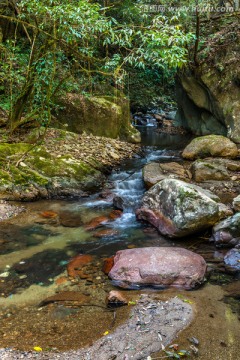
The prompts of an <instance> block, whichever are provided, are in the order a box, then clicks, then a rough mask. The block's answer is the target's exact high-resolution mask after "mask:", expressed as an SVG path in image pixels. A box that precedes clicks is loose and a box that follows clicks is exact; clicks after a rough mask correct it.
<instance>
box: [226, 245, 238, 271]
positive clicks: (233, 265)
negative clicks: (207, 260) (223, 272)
mask: <svg viewBox="0 0 240 360" xmlns="http://www.w3.org/2000/svg"><path fill="white" fill-rule="evenodd" d="M224 263H225V265H226V266H227V268H228V269H229V270H236V271H239V270H240V249H231V250H229V251H228V252H227V254H226V255H225V256H224Z"/></svg>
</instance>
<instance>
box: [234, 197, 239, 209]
mask: <svg viewBox="0 0 240 360" xmlns="http://www.w3.org/2000/svg"><path fill="white" fill-rule="evenodd" d="M233 208H234V210H235V211H240V195H238V196H237V197H235V198H234V199H233Z"/></svg>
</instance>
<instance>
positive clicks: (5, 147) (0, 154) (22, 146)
mask: <svg viewBox="0 0 240 360" xmlns="http://www.w3.org/2000/svg"><path fill="white" fill-rule="evenodd" d="M30 147H31V145H30V144H26V143H16V144H8V143H2V144H0V159H1V160H5V159H6V157H8V156H11V155H17V154H19V155H21V154H24V153H25V152H27V151H28V150H29V149H30Z"/></svg>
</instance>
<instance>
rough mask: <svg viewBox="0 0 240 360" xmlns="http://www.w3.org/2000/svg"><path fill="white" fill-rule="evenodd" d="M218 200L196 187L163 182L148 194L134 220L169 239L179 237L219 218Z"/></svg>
mask: <svg viewBox="0 0 240 360" xmlns="http://www.w3.org/2000/svg"><path fill="white" fill-rule="evenodd" d="M218 201H219V198H218V197H217V196H215V195H214V194H213V193H211V192H210V191H207V190H204V189H202V188H201V187H199V186H196V185H192V184H188V183H185V182H184V181H181V180H176V179H165V180H162V181H160V182H158V183H157V184H156V185H154V186H153V187H152V188H151V189H150V190H148V191H147V192H146V193H145V195H144V197H143V200H142V206H141V208H140V209H138V210H137V211H136V216H137V218H138V220H144V221H147V222H149V223H150V224H152V225H153V226H155V227H156V228H157V229H158V231H159V232H160V233H162V234H163V235H167V236H169V237H183V236H186V235H189V234H192V233H195V232H198V231H200V230H203V229H206V228H208V227H211V226H212V225H214V224H215V223H216V222H218V221H219V220H220V218H221V217H222V216H223V207H222V206H220V203H218Z"/></svg>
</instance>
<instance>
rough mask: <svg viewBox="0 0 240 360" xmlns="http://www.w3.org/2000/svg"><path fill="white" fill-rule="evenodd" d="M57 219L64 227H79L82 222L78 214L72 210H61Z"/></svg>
mask: <svg viewBox="0 0 240 360" xmlns="http://www.w3.org/2000/svg"><path fill="white" fill-rule="evenodd" d="M59 221H60V224H61V225H62V226H65V227H79V226H81V225H82V224H83V222H82V218H81V216H80V214H78V213H74V212H72V211H63V212H61V213H60V214H59Z"/></svg>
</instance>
